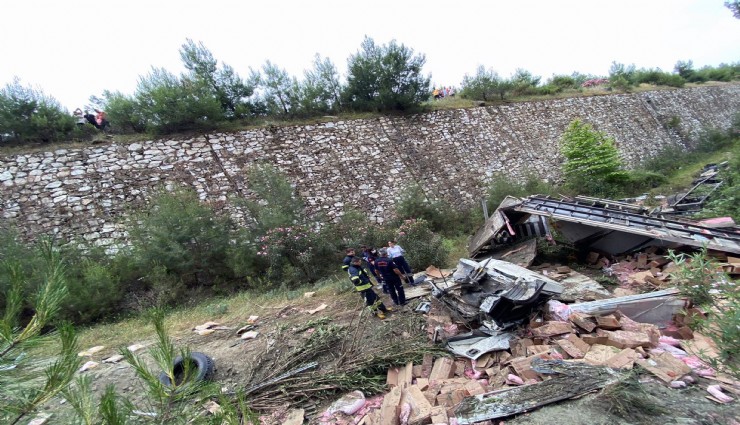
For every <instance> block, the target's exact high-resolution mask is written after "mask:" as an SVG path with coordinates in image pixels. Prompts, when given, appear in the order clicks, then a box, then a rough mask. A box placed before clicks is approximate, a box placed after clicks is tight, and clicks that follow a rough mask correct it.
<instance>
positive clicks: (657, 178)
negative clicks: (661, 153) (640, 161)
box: [617, 170, 669, 195]
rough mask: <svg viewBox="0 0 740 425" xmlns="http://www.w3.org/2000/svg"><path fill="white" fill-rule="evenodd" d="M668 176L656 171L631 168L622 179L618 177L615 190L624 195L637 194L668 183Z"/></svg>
mask: <svg viewBox="0 0 740 425" xmlns="http://www.w3.org/2000/svg"><path fill="white" fill-rule="evenodd" d="M668 182H669V180H668V178H667V177H666V176H665V175H663V174H661V173H658V172H654V171H645V170H633V171H629V172H627V173H626V175H625V178H624V179H623V180H621V179H620V181H619V182H617V183H618V185H619V187H618V188H617V190H620V191H622V194H624V195H631V194H637V193H641V192H645V191H648V190H650V189H653V188H656V187H658V186H660V185H663V184H666V183H668Z"/></svg>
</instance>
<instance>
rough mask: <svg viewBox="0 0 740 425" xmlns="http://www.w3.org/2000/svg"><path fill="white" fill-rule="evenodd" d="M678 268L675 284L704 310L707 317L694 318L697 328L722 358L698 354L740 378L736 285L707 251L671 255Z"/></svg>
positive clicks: (739, 305) (738, 294)
mask: <svg viewBox="0 0 740 425" xmlns="http://www.w3.org/2000/svg"><path fill="white" fill-rule="evenodd" d="M668 258H670V260H671V261H673V262H674V263H675V264H676V266H677V267H676V269H675V271H674V272H672V273H671V278H672V281H673V282H676V284H677V285H678V286H679V288H680V289H681V291H682V292H683V294H684V295H686V296H687V297H689V298H690V299H691V300H692V301H693V302H694V304H696V305H698V306H701V307H704V308H705V310H706V311H707V315H706V317H701V316H694V317H693V320H695V323H694V326H695V327H696V328H698V329H699V330H701V331H702V332H703V333H705V334H706V335H707V336H709V337H710V338H711V339H712V340H713V341H714V343H715V344H717V347H718V348H719V358H713V357H710V356H708V353H698V354H699V356H700V357H703V359H704V360H705V361H707V362H708V363H710V364H711V365H712V366H713V367H714V368H716V369H719V370H720V371H722V372H726V373H729V374H731V375H733V376H734V377H735V378H740V292H738V290H737V285H736V282H734V281H732V280H731V279H730V278H729V276H727V275H726V274H724V273H722V272H721V269H720V267H719V265H718V264H717V263H716V262H715V261H713V260H712V259H710V258H709V257H708V256H707V250H706V249H705V248H704V249H702V250H701V251H699V252H696V253H693V254H678V253H675V252H673V251H670V252H669V254H668Z"/></svg>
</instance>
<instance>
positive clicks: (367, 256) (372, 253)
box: [362, 245, 388, 294]
mask: <svg viewBox="0 0 740 425" xmlns="http://www.w3.org/2000/svg"><path fill="white" fill-rule="evenodd" d="M377 258H378V251H377V250H376V249H375V248H370V247H368V246H367V245H363V246H362V259H363V260H365V262H366V263H367V268H368V270H370V274H372V275H373V277H374V278H375V280H377V281H378V283H380V284H381V285H383V293H385V294H387V293H388V286H387V285H386V284H385V282H384V281H383V276H381V275H380V273H378V270H377V269H376V268H375V260H376V259H377Z"/></svg>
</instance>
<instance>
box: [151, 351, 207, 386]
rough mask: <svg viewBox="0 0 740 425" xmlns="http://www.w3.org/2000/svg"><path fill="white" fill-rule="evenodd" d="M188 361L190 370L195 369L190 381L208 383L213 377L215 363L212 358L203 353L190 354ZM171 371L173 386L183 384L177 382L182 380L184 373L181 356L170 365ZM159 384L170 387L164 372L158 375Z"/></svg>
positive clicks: (170, 383) (168, 379) (183, 361)
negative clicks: (173, 379) (173, 380)
mask: <svg viewBox="0 0 740 425" xmlns="http://www.w3.org/2000/svg"><path fill="white" fill-rule="evenodd" d="M188 361H189V362H190V363H191V365H190V367H191V368H192V367H195V371H194V372H193V373H192V376H191V377H190V381H192V382H199V381H208V380H210V379H211V378H212V377H213V373H214V371H215V368H216V363H215V362H214V361H213V359H212V358H210V357H208V356H207V355H205V354H203V353H198V352H193V353H190V356H189V357H188ZM172 371H173V373H174V375H175V384H176V385H182V384H183V382H179V381H181V380H182V375H183V373H184V371H185V360H183V358H182V356H177V358H176V359H175V362H174V363H173V365H172ZM159 382H161V383H163V384H164V385H165V386H167V387H171V386H172V381H170V377H169V376H168V375H167V374H166V373H165V372H162V373H160V374H159Z"/></svg>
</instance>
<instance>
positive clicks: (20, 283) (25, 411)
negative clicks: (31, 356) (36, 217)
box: [0, 239, 80, 424]
mask: <svg viewBox="0 0 740 425" xmlns="http://www.w3.org/2000/svg"><path fill="white" fill-rule="evenodd" d="M39 252H40V254H41V256H42V257H43V259H44V264H43V272H42V274H43V278H42V282H41V285H40V286H39V288H38V290H37V291H36V293H35V294H34V295H33V296H32V297H30V299H28V298H27V297H26V296H24V292H25V289H26V288H27V287H28V286H29V285H30V276H29V275H28V271H26V270H24V269H23V267H22V265H21V264H20V262H19V261H17V260H12V259H4V260H3V261H2V263H1V264H0V266H2V267H3V268H4V269H6V270H7V273H6V274H4V276H8V277H9V280H10V282H8V284H7V285H0V287H4V290H3V292H4V294H3V298H4V299H5V306H4V309H3V315H2V317H0V419H1V420H2V421H3V423H7V424H16V423H19V422H20V421H21V420H22V419H23V418H24V417H26V416H27V415H29V414H31V413H33V412H34V411H35V410H36V409H37V408H38V407H40V406H42V405H43V404H44V403H46V402H48V401H49V400H50V399H51V398H52V397H54V396H55V395H56V394H58V393H59V392H60V391H62V390H63V389H64V388H65V387H67V385H68V384H69V383H70V382H71V380H72V378H73V377H74V374H75V372H76V371H77V369H78V368H79V364H80V360H79V357H78V356H77V351H78V346H77V337H76V335H75V332H74V329H73V328H72V326H71V325H69V324H64V323H63V324H61V325H60V326H58V328H57V331H58V336H59V338H60V341H61V349H60V352H59V356H58V357H57V358H56V360H55V361H54V362H53V363H51V364H50V365H48V366H46V367H45V368H44V369H43V373H42V374H36V373H34V372H30V375H32V376H29V371H32V370H34V369H35V368H30V367H29V368H27V367H23V366H24V365H25V360H26V359H25V357H26V355H25V352H26V349H27V348H28V347H30V346H32V345H34V344H38V343H39V342H40V340H41V339H43V338H46V337H48V335H51V334H52V333H51V332H48V331H49V330H48V329H47V326H49V325H50V324H51V323H53V321H54V320H55V319H56V316H57V314H58V313H59V310H60V308H61V306H62V303H63V301H64V299H65V297H66V296H67V293H68V291H67V285H66V279H65V273H64V265H63V262H62V260H61V258H60V256H59V252H58V250H57V249H56V248H55V247H54V245H53V244H52V242H51V241H50V240H48V239H47V240H42V241H41V243H40V244H39ZM27 304H30V306H29V305H27ZM26 309H28V310H30V311H31V312H32V315H31V316H30V317H23V314H24V313H27V311H28V310H26ZM42 331H43V332H44V333H46V334H47V336H42ZM18 366H20V367H18Z"/></svg>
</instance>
